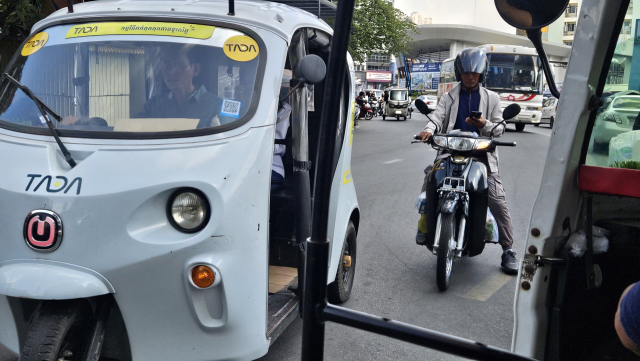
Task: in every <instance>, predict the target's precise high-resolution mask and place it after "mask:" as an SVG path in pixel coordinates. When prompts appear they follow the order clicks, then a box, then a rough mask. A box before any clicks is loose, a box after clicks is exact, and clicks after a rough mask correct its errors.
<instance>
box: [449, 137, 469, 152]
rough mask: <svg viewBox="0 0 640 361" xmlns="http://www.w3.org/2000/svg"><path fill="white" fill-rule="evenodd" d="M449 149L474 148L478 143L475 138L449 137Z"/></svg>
mask: <svg viewBox="0 0 640 361" xmlns="http://www.w3.org/2000/svg"><path fill="white" fill-rule="evenodd" d="M448 143H449V147H448V148H449V149H453V150H472V149H473V148H474V145H475V143H476V141H475V139H469V138H458V137H449V142H448Z"/></svg>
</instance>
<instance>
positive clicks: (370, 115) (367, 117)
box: [364, 112, 373, 120]
mask: <svg viewBox="0 0 640 361" xmlns="http://www.w3.org/2000/svg"><path fill="white" fill-rule="evenodd" d="M371 118H373V113H370V112H367V114H365V115H364V119H366V120H371Z"/></svg>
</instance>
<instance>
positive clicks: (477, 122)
mask: <svg viewBox="0 0 640 361" xmlns="http://www.w3.org/2000/svg"><path fill="white" fill-rule="evenodd" d="M464 121H465V122H467V124H469V125H473V126H474V127H476V128H478V129H480V128H484V126H485V125H486V124H487V120H486V119H484V118H483V117H480V118H467V119H465V120H464Z"/></svg>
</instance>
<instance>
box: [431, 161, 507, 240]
mask: <svg viewBox="0 0 640 361" xmlns="http://www.w3.org/2000/svg"><path fill="white" fill-rule="evenodd" d="M432 167H433V164H431V165H429V166H428V167H427V168H426V169H425V170H424V174H425V177H424V183H423V184H422V191H421V192H425V191H426V190H427V182H428V179H429V174H430V173H431V168H432ZM488 183H489V209H490V210H491V213H492V214H493V217H494V218H495V219H496V222H497V223H498V234H499V240H498V243H500V245H501V246H502V249H503V250H504V249H509V248H511V245H512V244H513V226H511V216H510V215H509V208H508V207H507V197H506V196H505V193H504V188H503V187H502V181H501V180H500V174H498V172H493V173H489V175H488ZM472 217H473V216H472Z"/></svg>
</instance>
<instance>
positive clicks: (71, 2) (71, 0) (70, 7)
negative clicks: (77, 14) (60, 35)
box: [67, 0, 73, 14]
mask: <svg viewBox="0 0 640 361" xmlns="http://www.w3.org/2000/svg"><path fill="white" fill-rule="evenodd" d="M67 9H69V11H68V12H69V14H71V13H73V0H67Z"/></svg>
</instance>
